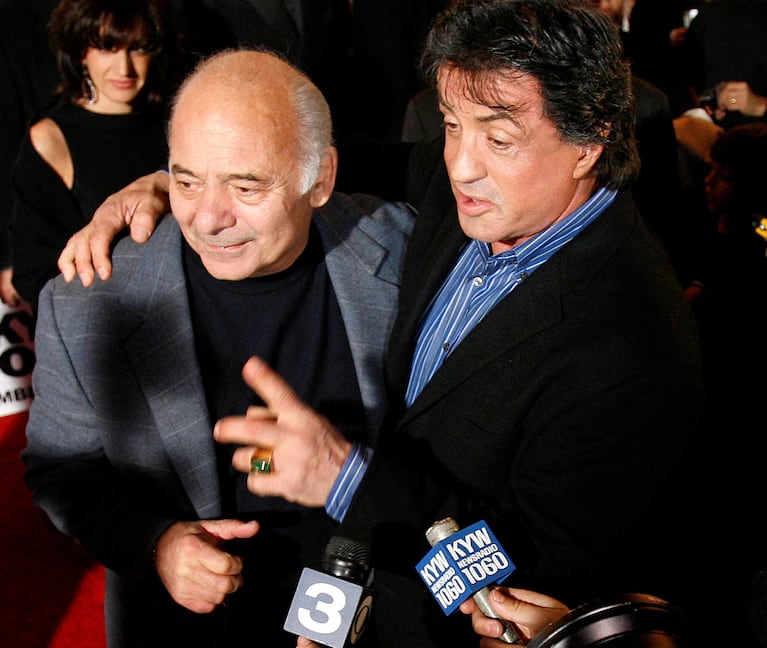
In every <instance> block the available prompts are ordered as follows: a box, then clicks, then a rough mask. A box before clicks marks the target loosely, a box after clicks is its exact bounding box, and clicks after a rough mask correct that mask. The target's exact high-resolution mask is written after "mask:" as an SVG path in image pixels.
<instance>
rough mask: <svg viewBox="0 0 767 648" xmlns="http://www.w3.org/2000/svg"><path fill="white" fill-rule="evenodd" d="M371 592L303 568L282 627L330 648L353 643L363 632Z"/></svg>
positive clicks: (368, 612)
mask: <svg viewBox="0 0 767 648" xmlns="http://www.w3.org/2000/svg"><path fill="white" fill-rule="evenodd" d="M372 602H373V598H372V595H371V593H370V590H368V589H366V588H364V587H362V586H361V585H357V584H355V583H351V582H349V581H346V580H343V579H341V578H336V577H335V576H331V575H330V574H326V573H324V572H320V571H317V570H315V569H309V568H308V567H307V568H304V570H303V572H302V573H301V579H300V580H299V582H298V587H296V593H295V595H294V596H293V602H292V603H291V604H290V610H289V611H288V616H287V618H286V619H285V625H284V626H283V628H284V629H285V630H287V631H288V632H292V633H293V634H295V635H301V636H303V637H308V638H309V639H312V640H313V641H316V642H317V643H320V644H323V645H324V646H330V648H343V646H345V645H349V644H355V643H356V642H357V640H358V639H359V637H360V635H361V634H362V631H363V630H364V629H365V624H366V623H367V620H368V617H369V616H370V610H371V606H372Z"/></svg>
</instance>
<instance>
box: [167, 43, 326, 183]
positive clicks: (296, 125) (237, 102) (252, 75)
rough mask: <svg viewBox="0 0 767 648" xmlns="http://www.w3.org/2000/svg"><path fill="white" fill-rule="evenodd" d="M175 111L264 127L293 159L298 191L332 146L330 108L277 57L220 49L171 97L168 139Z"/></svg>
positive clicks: (311, 180) (300, 75)
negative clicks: (300, 180)
mask: <svg viewBox="0 0 767 648" xmlns="http://www.w3.org/2000/svg"><path fill="white" fill-rule="evenodd" d="M180 111H186V112H185V115H186V114H188V113H190V112H191V114H192V115H195V116H196V117H197V118H200V117H202V116H206V117H207V118H208V119H210V120H212V121H216V120H218V121H219V123H225V124H226V123H228V124H232V125H235V124H239V125H240V126H242V127H245V128H269V129H272V130H273V131H274V133H275V136H276V137H277V138H278V139H279V140H280V141H282V143H283V145H284V146H285V147H287V148H288V149H289V150H290V151H291V153H292V154H293V155H294V157H295V164H296V165H297V166H298V168H299V169H300V171H301V175H302V182H301V185H302V188H303V190H304V191H308V190H309V188H310V187H311V186H312V184H313V183H314V180H315V178H316V175H317V171H318V168H319V165H320V161H321V158H322V156H323V153H324V151H325V150H326V149H327V148H328V147H330V146H332V144H333V141H332V123H331V117H330V109H329V108H328V105H327V102H326V101H325V98H324V97H323V95H322V93H321V92H320V90H319V89H318V88H317V87H316V86H315V85H314V84H313V83H312V82H311V80H310V79H309V78H308V77H307V76H306V75H304V74H303V73H302V72H300V71H299V70H297V69H296V68H295V67H293V66H292V65H291V64H290V63H288V62H286V61H285V60H283V59H282V58H280V57H279V56H277V55H275V54H272V53H269V52H264V51H254V50H226V51H223V52H219V53H217V54H214V55H213V56H211V57H208V58H207V59H205V60H203V61H202V62H200V63H199V64H198V65H197V67H196V68H195V69H194V70H193V71H192V72H191V74H190V75H189V76H188V77H187V78H186V80H185V81H184V83H183V84H182V85H181V87H180V88H179V90H178V92H177V93H176V98H175V101H174V103H173V108H172V112H171V120H170V128H169V136H170V137H169V141H171V142H172V139H173V128H174V123H176V122H177V121H178V120H177V119H176V118H177V117H178V116H179V114H178V113H179V112H180Z"/></svg>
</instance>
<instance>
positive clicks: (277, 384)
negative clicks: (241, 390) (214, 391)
mask: <svg viewBox="0 0 767 648" xmlns="http://www.w3.org/2000/svg"><path fill="white" fill-rule="evenodd" d="M242 377H243V378H244V379H245V382H246V383H247V385H248V387H250V388H251V389H252V390H253V391H254V392H255V393H256V394H258V395H259V396H260V397H261V400H263V401H264V403H265V404H266V407H267V408H268V409H269V410H270V412H272V413H273V414H274V415H275V416H276V417H279V416H280V415H281V414H282V413H283V412H284V411H285V410H286V409H292V408H296V407H303V401H302V400H301V399H300V398H299V397H298V396H297V395H296V393H295V392H294V391H293V389H291V387H290V385H289V384H288V383H287V382H285V380H284V379H283V378H282V376H280V374H278V373H277V372H276V371H274V369H272V368H271V367H270V366H269V365H268V364H267V363H266V362H264V361H263V360H262V359H261V358H259V357H257V356H253V357H251V358H250V359H249V360H248V361H247V362H246V363H245V366H244V367H243V368H242Z"/></svg>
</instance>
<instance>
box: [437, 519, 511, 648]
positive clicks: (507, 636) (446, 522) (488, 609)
mask: <svg viewBox="0 0 767 648" xmlns="http://www.w3.org/2000/svg"><path fill="white" fill-rule="evenodd" d="M460 528H461V527H459V526H458V523H457V522H456V521H455V520H454V519H453V518H451V517H448V518H444V519H442V520H439V521H438V522H435V523H434V524H432V525H431V526H430V527H429V528H428V529H427V531H426V539H427V540H428V541H429V544H430V545H431V546H432V547H433V546H434V545H435V544H437V543H438V542H441V541H442V540H444V539H445V538H449V537H450V536H451V535H453V534H454V533H455V532H456V531H458V530H459V529H460ZM489 596H490V588H489V587H483V588H482V589H481V590H479V591H478V592H475V594H474V595H473V596H472V597H471V598H473V599H474V602H475V603H476V604H477V607H478V608H479V609H480V611H481V612H482V614H484V615H485V616H486V617H490V618H491V619H498V621H500V622H501V623H502V624H503V628H504V629H503V634H502V635H501V636H500V637H498V638H499V639H500V640H501V641H503V642H505V643H510V644H513V643H518V642H519V633H518V632H517V629H516V628H515V627H514V624H513V623H512V622H511V621H509V620H508V619H502V618H501V617H500V616H499V615H498V613H497V612H496V611H495V610H494V609H493V607H492V606H491V605H490V599H489V598H488V597H489Z"/></svg>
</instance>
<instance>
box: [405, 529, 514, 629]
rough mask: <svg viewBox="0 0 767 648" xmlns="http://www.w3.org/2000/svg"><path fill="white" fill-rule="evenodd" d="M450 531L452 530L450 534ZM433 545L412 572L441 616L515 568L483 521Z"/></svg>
mask: <svg viewBox="0 0 767 648" xmlns="http://www.w3.org/2000/svg"><path fill="white" fill-rule="evenodd" d="M453 529H456V530H455V531H453ZM450 533H451V535H449V536H448V537H444V538H443V539H441V540H438V541H436V542H435V543H433V546H432V548H431V550H430V551H429V552H428V553H427V554H426V555H425V556H424V558H423V559H422V560H421V562H419V563H418V564H417V565H416V570H417V571H418V574H419V575H420V577H421V579H422V580H423V582H424V583H425V584H426V586H427V587H428V588H429V591H430V592H431V594H432V596H433V597H434V600H435V601H437V603H438V604H439V606H440V608H442V611H443V612H444V613H445V615H449V614H451V613H452V612H454V611H455V610H457V609H458V606H459V605H460V604H461V603H463V602H464V601H465V600H466V599H468V598H470V597H471V596H473V595H474V594H476V593H477V592H479V591H480V590H481V589H482V588H484V587H487V586H489V585H494V584H496V583H500V582H501V581H503V580H504V579H505V578H506V577H507V576H508V575H509V574H511V573H512V572H513V571H514V570H515V569H516V567H515V565H514V563H513V562H512V561H511V559H510V558H509V556H508V554H507V553H506V552H505V551H504V549H503V547H502V546H501V543H500V542H498V539H497V538H496V537H495V535H494V534H493V532H492V531H491V530H490V527H488V526H487V523H486V522H485V521H484V520H480V521H479V522H476V523H475V524H472V525H471V526H468V527H466V528H464V529H457V525H455V527H453V528H451V529H450Z"/></svg>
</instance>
